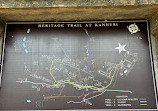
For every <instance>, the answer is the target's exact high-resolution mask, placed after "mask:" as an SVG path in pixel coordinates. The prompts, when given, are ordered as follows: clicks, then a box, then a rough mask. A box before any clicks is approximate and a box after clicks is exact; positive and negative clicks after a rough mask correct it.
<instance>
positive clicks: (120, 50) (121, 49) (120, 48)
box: [115, 43, 126, 54]
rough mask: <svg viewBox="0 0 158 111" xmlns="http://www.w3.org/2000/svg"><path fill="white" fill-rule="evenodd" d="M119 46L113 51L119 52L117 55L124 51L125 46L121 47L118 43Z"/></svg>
mask: <svg viewBox="0 0 158 111" xmlns="http://www.w3.org/2000/svg"><path fill="white" fill-rule="evenodd" d="M118 44H119V46H118V47H116V48H115V49H118V50H119V54H120V53H121V52H122V51H126V49H125V47H126V45H121V44H120V43H118Z"/></svg>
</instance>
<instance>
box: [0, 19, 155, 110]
mask: <svg viewBox="0 0 158 111" xmlns="http://www.w3.org/2000/svg"><path fill="white" fill-rule="evenodd" d="M8 109H11V110H37V109H45V110H53V109H62V110H71V109H76V110H78V109H115V110H117V109H122V110H123V109H138V110H139V109H157V95H156V85H155V78H154V69H153V61H152V51H151V43H150V37H149V28H148V22H147V21H146V20H134V21H88V22H23V23H22V22H12V23H7V25H6V34H5V41H4V50H3V62H2V84H1V88H0V110H8Z"/></svg>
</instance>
